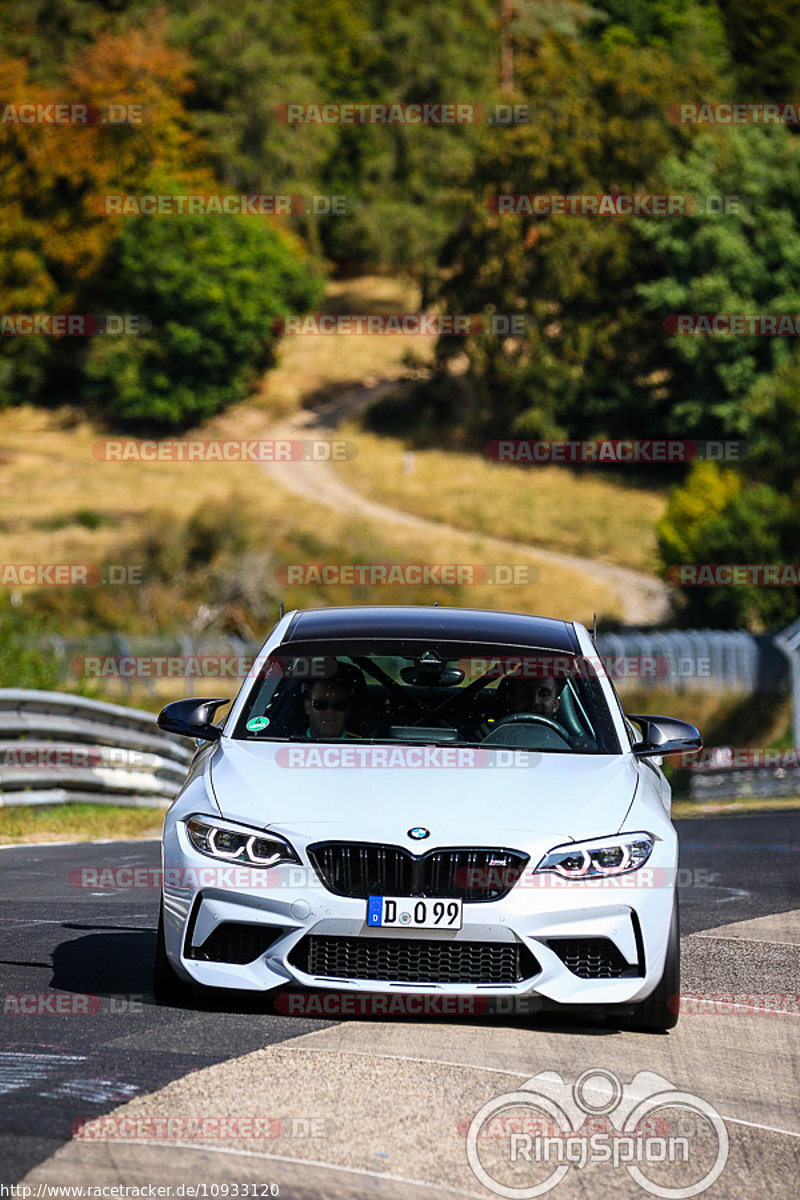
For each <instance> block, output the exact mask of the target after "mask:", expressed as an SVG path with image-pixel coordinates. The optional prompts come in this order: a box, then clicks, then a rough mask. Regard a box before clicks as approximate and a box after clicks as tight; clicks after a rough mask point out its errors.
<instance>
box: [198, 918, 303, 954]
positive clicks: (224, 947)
mask: <svg viewBox="0 0 800 1200" xmlns="http://www.w3.org/2000/svg"><path fill="white" fill-rule="evenodd" d="M282 933H283V930H282V929H275V928H274V927H268V926H264V925H245V924H239V923H238V922H235V921H224V922H223V923H222V924H221V925H218V926H217V928H216V929H215V930H214V931H213V932H212V933H211V934H210V935H209V936H208V937H207V938H206V940H205V941H204V942H203V944H202V946H192V947H190V949H189V952H188V954H187V958H195V959H200V960H202V961H204V962H222V963H239V964H240V965H241V964H243V963H249V962H253V961H254V960H255V959H257V958H260V957H261V955H262V954H265V953H266V952H267V950H268V949H269V948H270V946H271V945H272V943H273V942H274V941H276V940H277V939H278V938H279V937H280V936H281V934H282Z"/></svg>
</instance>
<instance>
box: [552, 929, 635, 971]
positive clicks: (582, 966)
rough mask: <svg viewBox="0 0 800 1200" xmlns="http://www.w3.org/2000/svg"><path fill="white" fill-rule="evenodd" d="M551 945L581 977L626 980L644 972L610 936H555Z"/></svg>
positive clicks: (568, 967) (568, 966)
mask: <svg viewBox="0 0 800 1200" xmlns="http://www.w3.org/2000/svg"><path fill="white" fill-rule="evenodd" d="M547 944H548V946H549V947H550V949H551V950H552V951H553V952H554V953H555V954H557V955H558V957H559V958H560V959H561V961H562V962H563V964H564V966H565V967H566V968H567V970H568V971H571V972H572V974H573V975H577V976H578V978H579V979H623V978H625V977H629V976H637V975H642V974H643V971H641V970H640V969H639V966H638V965H636V964H634V965H633V966H631V964H630V963H628V962H626V961H625V959H624V958H623V957H622V955H621V954H620V952H619V950H618V949H617V947H616V946H615V945H614V943H613V942H612V941H610V939H609V938H600V937H598V938H554V939H553V940H552V941H549V942H548V943H547Z"/></svg>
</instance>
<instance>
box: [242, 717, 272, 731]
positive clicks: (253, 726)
mask: <svg viewBox="0 0 800 1200" xmlns="http://www.w3.org/2000/svg"><path fill="white" fill-rule="evenodd" d="M268 725H269V717H251V719H250V720H249V721H248V722H247V728H248V729H250V730H251V731H252V732H253V733H258V731H259V730H260V729H266V728H267V726H268Z"/></svg>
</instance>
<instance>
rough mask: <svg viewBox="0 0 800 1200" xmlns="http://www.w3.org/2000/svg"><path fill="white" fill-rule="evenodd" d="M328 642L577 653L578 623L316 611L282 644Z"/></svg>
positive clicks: (429, 611) (461, 612) (300, 619)
mask: <svg viewBox="0 0 800 1200" xmlns="http://www.w3.org/2000/svg"><path fill="white" fill-rule="evenodd" d="M327 638H342V639H344V638H347V639H349V640H352V639H354V638H411V639H416V638H420V639H423V640H426V641H427V640H429V639H435V638H439V639H442V640H447V641H451V642H453V641H463V642H489V643H491V642H496V643H497V644H499V645H516V646H533V647H536V648H537V649H543V650H556V651H559V652H561V653H565V654H577V653H578V642H577V638H576V636H575V632H574V630H573V628H572V625H571V624H570V623H568V622H567V621H559V620H556V619H555V618H553V617H535V616H527V615H525V614H523V613H507V612H489V611H486V610H483V609H476V608H434V607H425V606H422V605H419V606H415V605H410V604H409V605H397V606H391V605H387V606H383V605H364V606H363V607H350V608H315V609H306V610H304V611H301V612H297V613H295V615H294V617H293V618H292V621H291V622H290V624H289V628H288V629H287V631H286V633H285V635H284V637H283V641H282V643H281V644H282V645H286V644H287V643H290V642H310V641H318V640H325V639H327Z"/></svg>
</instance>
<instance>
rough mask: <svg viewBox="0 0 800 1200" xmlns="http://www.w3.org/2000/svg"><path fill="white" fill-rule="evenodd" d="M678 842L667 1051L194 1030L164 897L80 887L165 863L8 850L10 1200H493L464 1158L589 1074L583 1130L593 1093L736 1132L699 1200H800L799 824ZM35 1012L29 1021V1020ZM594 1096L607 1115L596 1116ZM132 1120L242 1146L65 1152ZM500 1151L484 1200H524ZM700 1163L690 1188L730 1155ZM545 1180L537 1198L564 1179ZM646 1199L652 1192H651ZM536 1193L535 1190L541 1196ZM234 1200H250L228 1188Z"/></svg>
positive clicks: (736, 822)
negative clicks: (496, 1184)
mask: <svg viewBox="0 0 800 1200" xmlns="http://www.w3.org/2000/svg"><path fill="white" fill-rule="evenodd" d="M678 828H679V833H680V837H681V884H682V887H681V922H682V935H683V937H682V940H683V979H682V988H681V991H682V994H683V996H684V997H686V998H687V1000H686V1001H685V1003H686V1004H688V1008H687V1009H685V1011H684V1014H683V1015H682V1017H681V1020H680V1022H679V1024H678V1027H677V1029H675V1030H673V1031H672V1032H671V1033H669V1034H667V1035H646V1034H636V1033H630V1032H625V1031H622V1030H618V1029H616V1028H614V1027H611V1026H608V1025H606V1024H605V1023H604V1022H602V1021H601V1020H599V1019H596V1018H591V1017H584V1018H581V1019H579V1018H569V1019H566V1018H564V1017H563V1016H560V1015H559V1016H556V1015H554V1014H539V1015H537V1016H533V1017H530V1016H528V1017H525V1016H518V1015H517V1016H514V1017H506V1018H503V1017H497V1016H493V1017H491V1018H488V1019H484V1020H481V1019H480V1018H479V1017H476V1016H470V1017H462V1018H458V1017H446V1018H442V1017H428V1018H420V1019H411V1018H409V1017H408V1016H403V1017H400V1018H377V1017H372V1018H352V1017H351V1018H346V1019H322V1018H310V1017H305V1016H286V1015H281V1014H280V1013H278V1012H276V1011H275V1009H274V1007H273V1005H272V1003H270V1002H265V1001H264V999H263V998H260V997H255V998H244V999H238V998H233V999H232V998H231V996H230V994H225V995H224V997H223V998H222V999H221V1000H220V999H219V998H217V997H208V998H204V999H203V1000H202V1001H199V1000H198V1001H197V1002H196V1003H195V1004H194V1006H193V1007H192V1008H191V1009H185V1010H184V1009H173V1008H159V1007H156V1006H155V1005H154V1004H153V1001H152V997H151V995H150V970H151V962H152V953H153V944H154V930H155V922H156V912H157V902H158V893H157V890H156V889H155V888H154V887H145V888H131V889H121V890H116V891H111V890H100V889H97V888H95V889H92V888H90V887H82V886H75V884H76V882H79V871H80V869H81V868H85V867H95V868H98V869H102V868H107V867H120V866H131V867H150V868H153V869H156V868H157V867H158V844H157V843H156V842H125V843H106V844H104V843H95V844H91V845H89V844H81V845H68V846H36V847H24V846H20V847H12V848H3V849H2V850H0V871H2V886H0V922H2V929H3V939H2V956H1V958H0V963H1V965H2V974H1V975H0V982H1V984H2V986H1V987H0V992H2V996H3V1013H2V1027H1V1028H0V1164H2V1165H0V1182H2V1183H4V1184H11V1183H19V1182H20V1181H22V1180H24V1181H25V1183H26V1184H30V1185H32V1186H33V1193H32V1194H33V1195H36V1194H37V1186H38V1185H39V1184H46V1185H59V1184H62V1185H71V1184H75V1185H80V1184H82V1185H101V1184H119V1183H122V1184H126V1185H129V1186H145V1185H147V1184H153V1183H156V1184H159V1185H162V1184H163V1185H171V1186H172V1187H173V1192H172V1195H174V1196H178V1195H181V1193H180V1192H177V1191H176V1190H175V1188H176V1185H180V1184H183V1185H189V1184H192V1185H194V1184H199V1183H201V1182H202V1183H203V1184H205V1186H206V1194H207V1195H209V1196H211V1195H212V1191H211V1190H210V1189H211V1186H212V1184H228V1185H233V1184H238V1186H239V1191H238V1195H240V1196H242V1195H251V1196H252V1195H268V1194H270V1191H269V1188H268V1186H267V1185H272V1187H273V1191H272V1193H271V1194H279V1195H280V1196H281V1197H283V1198H284V1200H286V1198H287V1197H288V1198H291V1200H294V1198H297V1200H300V1198H301V1197H304V1198H305V1197H308V1198H312V1197H313V1198H317V1197H319V1198H320V1200H322V1198H327V1197H331V1198H334V1197H337V1198H338V1197H342V1198H345V1197H347V1198H350V1197H361V1196H373V1195H374V1196H380V1197H389V1198H390V1200H394V1197H395V1196H396V1197H398V1200H399V1198H401V1197H402V1198H403V1200H413V1198H415V1197H417V1196H420V1197H421V1196H426V1197H428V1198H429V1200H436V1197H437V1196H465V1195H471V1196H476V1197H480V1196H483V1197H491V1196H492V1195H495V1194H502V1193H496V1192H494V1191H490V1190H489V1189H488V1188H487V1187H486V1186H484V1184H483V1183H481V1182H479V1180H478V1178H477V1177H476V1175H475V1174H474V1173H473V1171H472V1170H471V1169H470V1166H469V1164H468V1161H467V1151H466V1144H467V1139H466V1132H467V1129H468V1128H469V1125H470V1122H471V1120H472V1117H473V1116H474V1115H475V1113H476V1112H477V1111H478V1110H479V1109H480V1108H481V1106H482V1105H483V1104H485V1103H487V1102H488V1101H490V1100H491V1099H493V1098H494V1097H496V1096H500V1095H502V1094H504V1093H509V1092H518V1091H519V1088H520V1087H521V1085H522V1084H523V1083H524V1082H525V1080H526V1079H528V1078H530V1077H531V1076H533V1075H537V1074H539V1073H541V1072H546V1071H547V1072H557V1073H558V1075H559V1076H560V1077H561V1079H562V1080H563V1082H564V1085H567V1084H568V1085H569V1088H568V1089H566V1088H565V1094H566V1090H569V1091H570V1094H571V1095H575V1094H577V1093H574V1092H573V1091H572V1085H573V1084H574V1083H575V1081H576V1080H577V1079H578V1078H579V1077H580V1076H581V1075H583V1074H584V1073H586V1072H589V1073H590V1074H591V1072H592V1071H594V1072H596V1073H599V1074H595V1075H594V1077H593V1080H590V1081H589V1083H588V1084H587V1088H588V1089H589V1090H587V1091H585V1093H583V1095H584V1097H585V1098H586V1100H587V1103H586V1105H585V1106H584V1112H588V1113H590V1114H594V1113H600V1111H601V1108H602V1096H601V1093H602V1087H603V1086H605V1085H604V1084H603V1079H606V1080H608V1079H611V1080H613V1078H614V1077H616V1078H617V1079H618V1080H619V1081H621V1083H622V1085H623V1086H624V1085H626V1084H628V1082H629V1081H631V1080H632V1079H633V1078H634V1076H635V1075H637V1073H638V1072H642V1071H650V1072H656V1073H657V1074H659V1075H660V1076H661V1077H662V1078H663V1079H665V1080H667V1081H668V1084H669V1085H671V1086H672V1087H673V1088H674V1089H676V1090H677V1091H679V1092H682V1093H688V1094H691V1095H692V1096H696V1097H698V1098H700V1099H701V1100H702V1101H703V1102H705V1103H706V1104H708V1105H712V1106H713V1107H714V1109H716V1110H717V1111H718V1112H719V1114H720V1115H721V1116H722V1118H723V1119H724V1129H725V1130H726V1131H727V1135H728V1137H729V1149H728V1157H727V1163H726V1165H725V1166H724V1168H723V1169H722V1172H721V1174H719V1177H718V1178H717V1179H716V1181H715V1182H714V1183H712V1184H711V1186H709V1187H708V1189H707V1190H706V1191H704V1192H703V1193H702V1194H703V1195H706V1196H708V1197H712V1198H713V1197H727V1196H730V1197H732V1198H733V1197H736V1200H739V1198H741V1197H744V1196H748V1195H751V1194H753V1195H755V1194H761V1193H763V1194H766V1195H769V1196H772V1197H783V1196H785V1197H794V1196H796V1195H797V1187H798V1184H797V1180H798V1177H799V1173H800V1103H798V1098H800V1068H799V1067H798V1063H800V1056H799V1055H798V1050H800V1001H799V999H798V996H799V995H800V899H799V898H798V897H799V896H800V890H799V889H798V867H797V862H798V853H799V852H800V812H796V811H787V812H774V813H763V814H758V815H750V816H741V817H730V818H723V817H715V818H707V819H705V820H691V821H682V822H679V823H678ZM154 874H155V872H154V871H153V876H154ZM732 993H733V994H735V1000H734V1002H733V1003H730V1002H729V1001H730V996H731V994H732ZM23 995H24V996H25V997H28V999H26V1000H22V999H21V997H22V996H23ZM87 996H88V997H89V1000H86V997H87ZM708 996H715V997H722V1000H721V1001H720V1002H718V1003H709V1002H707V1000H706V1001H704V1000H703V999H702V998H703V997H708ZM30 997H35V998H36V999H35V1001H32V1000H31V999H30ZM726 997H727V1000H726ZM748 998H752V999H748ZM759 998H761V999H759ZM31 1007H35V1008H37V1009H38V1010H39V1011H37V1012H29V1011H23V1010H26V1009H29V1008H31ZM776 1008H777V1009H778V1010H779V1011H777V1012H776V1011H774V1009H776ZM87 1009H88V1010H89V1011H87ZM767 1010H769V1011H767ZM233 1059H237V1060H239V1061H238V1062H236V1063H233V1064H232V1063H231V1061H230V1060H233ZM603 1073H605V1074H604V1075H603ZM167 1085H170V1086H169V1088H168V1090H167V1091H166V1092H163V1091H160V1089H164V1088H165V1087H166V1086H167ZM608 1086H609V1087H613V1084H612V1083H609V1084H608ZM592 1087H594V1088H595V1090H596V1095H597V1096H601V1099H600V1100H596V1101H595V1102H593V1103H592V1102H591V1096H592V1095H593V1094H595V1093H592V1092H591V1088H592ZM641 1087H644V1084H641ZM597 1089H599V1091H598V1090H597ZM153 1093H159V1094H155V1095H154V1094H153ZM642 1094H647V1093H646V1089H645V1092H644V1093H642ZM124 1106H126V1107H124ZM123 1108H124V1113H125V1114H128V1113H129V1114H132V1115H134V1116H138V1117H145V1118H148V1119H156V1118H161V1117H179V1118H180V1119H181V1120H183V1121H184V1122H185V1124H184V1125H183V1126H181V1128H184V1129H185V1128H189V1127H190V1125H191V1121H192V1120H193V1119H195V1118H197V1117H201V1116H206V1117H207V1116H208V1115H217V1116H219V1117H231V1116H234V1115H235V1116H236V1117H237V1118H241V1120H242V1124H241V1126H239V1127H237V1130H236V1131H234V1133H235V1136H234V1133H232V1132H231V1131H230V1130H228V1132H227V1135H226V1136H224V1137H223V1136H217V1138H216V1140H215V1141H213V1142H211V1141H209V1142H205V1143H203V1144H199V1143H198V1142H197V1138H196V1137H195V1138H194V1139H192V1138H191V1136H190V1135H187V1137H186V1139H182V1138H181V1136H180V1135H175V1134H173V1135H172V1141H171V1142H168V1141H166V1140H165V1139H164V1138H160V1139H154V1138H153V1136H152V1135H151V1137H150V1141H149V1142H147V1141H146V1142H145V1143H144V1144H142V1143H137V1144H130V1139H128V1144H126V1143H125V1140H124V1139H122V1140H116V1141H113V1140H108V1139H106V1140H98V1141H91V1140H85V1139H83V1140H81V1139H78V1140H70V1138H71V1127H72V1126H73V1123H75V1122H76V1121H80V1120H92V1119H94V1118H96V1117H98V1116H101V1115H103V1114H106V1113H110V1112H112V1111H115V1112H116V1111H117V1110H120V1109H123ZM509 1111H510V1110H509ZM607 1111H611V1109H609V1108H607ZM248 1117H252V1118H253V1121H252V1122H251V1126H252V1130H253V1131H252V1132H250V1133H248V1132H247V1130H248V1129H249V1128H250V1127H248V1126H247V1125H246V1121H245V1118H248ZM255 1118H260V1121H257V1120H255ZM270 1122H271V1124H270ZM514 1128H519V1129H522V1128H523V1126H516V1127H514ZM598 1128H599V1126H598ZM707 1128H708V1125H707V1123H706V1129H707ZM265 1129H266V1130H267V1132H266V1134H265ZM482 1136H483V1135H482ZM176 1139H177V1141H178V1142H181V1144H176ZM186 1140H188V1141H192V1140H194V1143H195V1144H194V1145H187V1144H185V1142H186ZM573 1140H574V1139H573ZM584 1140H585V1139H584ZM612 1140H613V1139H612ZM501 1142H502V1144H503V1145H504V1146H507V1144H508V1142H507V1139H505V1140H504V1139H503V1138H501V1137H499V1136H496V1138H495V1143H494V1144H493V1143H491V1140H490V1138H489V1137H488V1134H487V1135H486V1136H485V1138H484V1141H483V1142H482V1143H481V1145H480V1146H479V1150H480V1160H481V1163H483V1164H484V1166H485V1169H486V1170H487V1171H488V1172H489V1174H490V1175H491V1177H492V1178H493V1179H497V1180H501V1181H502V1179H503V1178H506V1182H507V1184H508V1186H509V1187H511V1186H513V1187H516V1188H520V1187H521V1186H523V1176H521V1175H514V1176H513V1184H512V1176H511V1175H508V1176H507V1177H505V1176H503V1169H504V1168H503V1164H502V1163H499V1164H498V1162H495V1160H494V1159H492V1153H494V1154H495V1157H496V1155H497V1154H498V1153H499V1151H500V1143H501ZM481 1147H483V1149H482V1150H481ZM698 1147H700V1141H698ZM701 1150H702V1153H704V1154H705V1156H706V1157H705V1159H704V1160H703V1163H704V1166H703V1169H702V1170H696V1171H695V1176H694V1178H695V1179H696V1178H700V1177H702V1176H703V1173H704V1170H705V1169H706V1168H707V1167H709V1166H710V1165H712V1164H713V1162H714V1154H715V1153H716V1150H714V1149H713V1147H712V1148H711V1149H710V1148H709V1146H708V1145H706V1146H705V1147H704V1148H702V1147H700V1148H698V1150H697V1153H698V1155H700V1154H701ZM712 1150H713V1152H712ZM523 1151H524V1148H523ZM523 1151H521V1152H520V1153H521V1158H524V1152H523ZM693 1153H694V1148H693ZM54 1155H55V1156H56V1157H55V1158H53V1156H54ZM487 1155H488V1157H487ZM505 1169H506V1170H508V1167H507V1164H506V1168H505ZM518 1169H520V1170H523V1171H524V1170H532V1169H533V1168H529V1167H527V1166H526V1165H525V1164H524V1163H523V1164H522V1166H520V1165H519V1164H518ZM537 1170H538V1171H539V1174H538V1175H537V1176H536V1179H537V1180H541V1179H543V1178H545V1177H546V1176H547V1175H549V1172H550V1170H551V1168H550V1167H548V1169H547V1170H544V1171H543V1168H542V1165H541V1164H539V1165H538V1167H537ZM651 1177H652V1178H653V1179H656V1178H661V1177H659V1176H658V1175H657V1172H656V1169H655V1168H653V1169H652V1170H651ZM526 1178H527V1185H526V1186H529V1185H531V1184H532V1182H533V1181H534V1180H533V1175H530V1176H528V1177H526ZM669 1180H672V1182H670V1183H669V1186H671V1187H676V1186H678V1185H679V1183H680V1180H678V1177H677V1176H669ZM666 1181H667V1176H663V1178H661V1182H662V1184H663V1183H666ZM683 1182H684V1183H685V1182H686V1180H685V1179H684V1180H683ZM246 1188H249V1189H250V1190H249V1191H248V1190H246ZM275 1188H277V1189H278V1191H277V1192H275V1191H274V1189H275ZM265 1189H266V1190H265ZM0 1194H5V1195H8V1194H9V1193H8V1192H5V1193H0ZM39 1194H40V1195H41V1196H42V1197H44V1196H46V1195H48V1194H50V1193H48V1192H47V1191H41V1192H40V1193H39ZM52 1194H55V1193H52ZM77 1194H78V1193H77V1192H76V1193H75V1195H77ZM106 1194H107V1195H108V1193H106ZM162 1194H167V1193H162ZM187 1194H188V1193H187ZM199 1194H201V1195H202V1194H203V1193H202V1192H200V1193H199ZM223 1194H224V1193H223V1192H222V1191H221V1190H219V1189H218V1190H217V1192H216V1195H219V1196H222V1195H223ZM227 1194H228V1195H231V1196H232V1195H234V1194H236V1193H234V1192H233V1190H232V1186H231V1190H229V1192H228V1193H227ZM507 1194H508V1189H507ZM510 1194H515V1193H514V1192H513V1191H512V1192H511V1193H510ZM516 1194H517V1195H520V1194H521V1193H520V1192H517V1193H516ZM548 1194H552V1195H554V1196H556V1197H566V1198H571V1197H572V1196H584V1195H586V1196H593V1197H594V1196H596V1197H601V1198H602V1197H604V1196H606V1195H608V1196H611V1195H615V1196H619V1195H623V1196H629V1195H630V1196H644V1195H648V1194H655V1193H651V1192H649V1191H648V1190H647V1189H646V1188H643V1186H641V1185H640V1183H638V1182H636V1180H635V1178H633V1177H632V1174H631V1172H629V1170H628V1168H627V1167H625V1166H624V1165H617V1166H613V1165H612V1164H611V1163H608V1162H594V1161H592V1162H590V1163H588V1165H585V1166H584V1167H582V1168H581V1169H578V1168H577V1167H575V1168H574V1169H572V1168H570V1174H569V1178H568V1179H565V1181H564V1182H563V1183H560V1184H558V1185H557V1186H554V1187H553V1189H552V1192H548Z"/></svg>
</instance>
